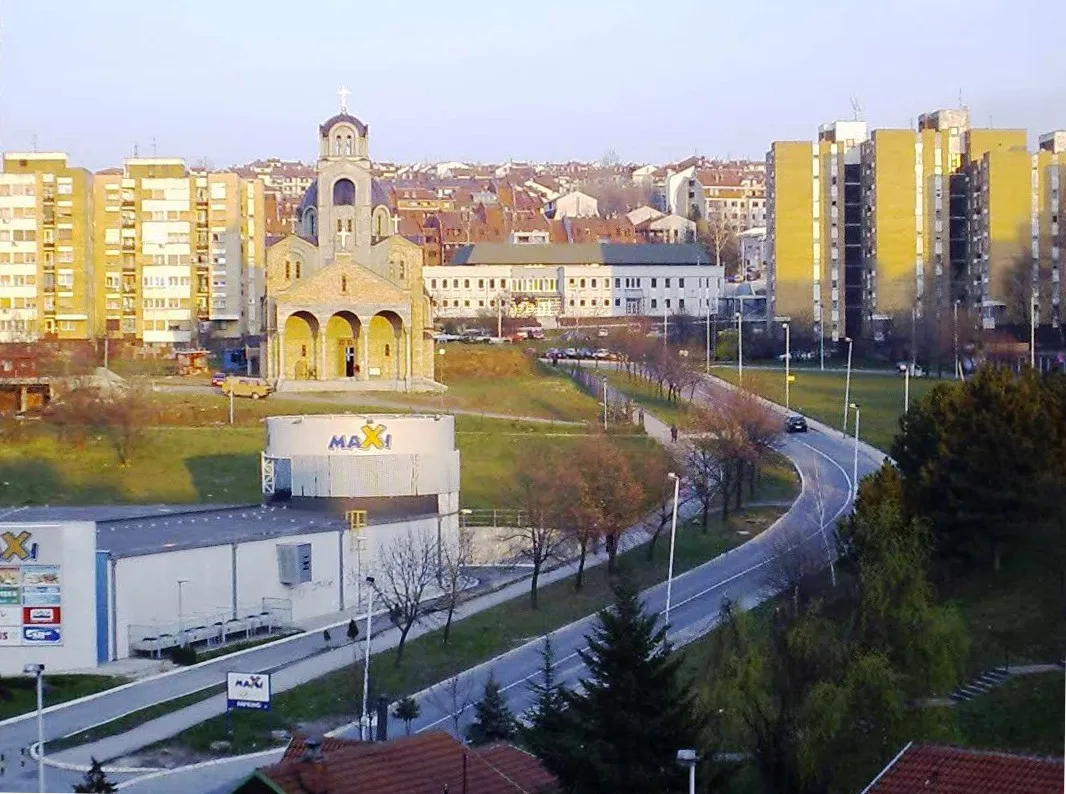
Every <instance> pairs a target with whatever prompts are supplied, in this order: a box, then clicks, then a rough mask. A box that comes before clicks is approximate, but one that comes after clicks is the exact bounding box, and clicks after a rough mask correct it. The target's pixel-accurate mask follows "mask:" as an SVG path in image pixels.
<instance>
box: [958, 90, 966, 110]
mask: <svg viewBox="0 0 1066 794" xmlns="http://www.w3.org/2000/svg"><path fill="white" fill-rule="evenodd" d="M959 107H960V108H965V107H966V103H965V102H963V101H962V89H961V88H960V89H959Z"/></svg>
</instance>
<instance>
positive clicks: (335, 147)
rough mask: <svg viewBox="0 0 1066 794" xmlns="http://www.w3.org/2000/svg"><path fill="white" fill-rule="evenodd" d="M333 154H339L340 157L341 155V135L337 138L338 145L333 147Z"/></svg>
mask: <svg viewBox="0 0 1066 794" xmlns="http://www.w3.org/2000/svg"><path fill="white" fill-rule="evenodd" d="M333 153H334V154H338V155H339V154H340V153H341V136H340V135H338V136H337V140H336V143H335V145H334V147H333Z"/></svg>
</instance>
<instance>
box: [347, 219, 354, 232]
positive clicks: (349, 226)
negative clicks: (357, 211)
mask: <svg viewBox="0 0 1066 794" xmlns="http://www.w3.org/2000/svg"><path fill="white" fill-rule="evenodd" d="M353 223H355V221H353V220H352V219H351V218H349V219H348V231H352V229H353V226H352V224H353Z"/></svg>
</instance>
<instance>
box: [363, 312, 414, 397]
mask: <svg viewBox="0 0 1066 794" xmlns="http://www.w3.org/2000/svg"><path fill="white" fill-rule="evenodd" d="M369 326H370V328H369V330H368V333H369V336H370V339H369V348H370V357H369V362H368V364H369V367H370V372H371V373H372V374H373V376H374V377H379V378H382V379H383V380H402V379H403V377H404V368H405V366H406V364H405V362H404V352H403V331H404V323H403V318H401V317H400V315H398V314H397V313H396V312H393V311H381V312H378V313H377V314H375V315H374V316H373V317H371V318H370V323H369Z"/></svg>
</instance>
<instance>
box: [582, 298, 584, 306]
mask: <svg viewBox="0 0 1066 794" xmlns="http://www.w3.org/2000/svg"><path fill="white" fill-rule="evenodd" d="M581 305H582V306H584V305H585V299H584V298H582V299H581Z"/></svg>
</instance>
